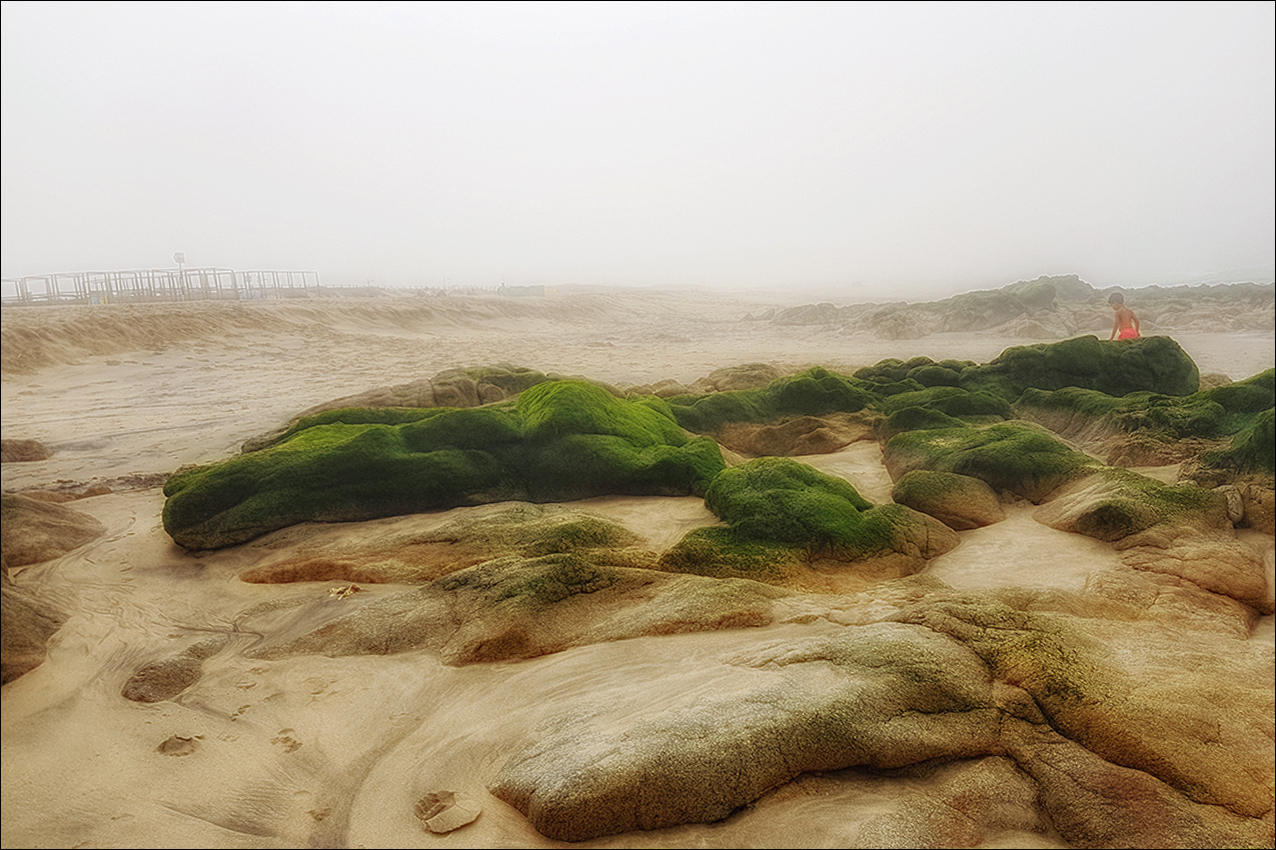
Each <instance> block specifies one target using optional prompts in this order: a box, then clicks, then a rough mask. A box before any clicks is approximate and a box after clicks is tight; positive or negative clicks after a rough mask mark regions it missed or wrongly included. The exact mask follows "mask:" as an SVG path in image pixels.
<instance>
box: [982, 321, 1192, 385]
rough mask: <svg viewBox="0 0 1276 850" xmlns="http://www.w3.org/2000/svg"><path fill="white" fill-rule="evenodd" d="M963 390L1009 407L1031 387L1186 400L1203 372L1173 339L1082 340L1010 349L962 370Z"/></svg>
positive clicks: (1089, 338) (1090, 338)
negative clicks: (996, 397)
mask: <svg viewBox="0 0 1276 850" xmlns="http://www.w3.org/2000/svg"><path fill="white" fill-rule="evenodd" d="M961 385H962V386H963V387H966V388H967V389H972V390H973V389H985V390H988V391H990V392H994V393H996V394H998V395H1001V396H1002V397H1003V398H1005V399H1007V400H1008V401H1014V400H1016V399H1018V398H1019V396H1020V395H1022V394H1023V392H1024V390H1026V389H1028V388H1029V387H1036V388H1037V389H1043V390H1058V389H1062V388H1064V387H1081V388H1083V389H1091V390H1098V391H1100V392H1103V393H1106V394H1108V395H1114V396H1122V395H1125V394H1127V393H1131V392H1139V391H1148V392H1154V393H1160V394H1163V395H1173V396H1185V395H1191V394H1192V393H1194V392H1196V391H1197V390H1198V389H1199V386H1200V372H1199V371H1198V370H1197V368H1196V364H1195V363H1193V362H1192V359H1191V358H1190V357H1188V356H1187V354H1186V353H1185V352H1184V351H1183V349H1182V348H1181V347H1180V346H1179V344H1178V343H1177V342H1175V341H1174V340H1172V339H1170V338H1169V337H1155V336H1154V337H1142V338H1140V339H1133V340H1114V341H1100V340H1099V339H1098V338H1096V337H1093V336H1082V337H1076V338H1074V339H1070V340H1065V341H1063V342H1057V343H1042V344H1038V345H1026V346H1018V347H1015V348H1008V349H1006V350H1005V351H1004V352H1002V353H1001V355H999V356H998V357H997V358H996V359H995V360H993V361H992V362H991V363H988V364H987V365H985V366H980V367H973V368H969V369H965V370H963V371H962V374H961Z"/></svg>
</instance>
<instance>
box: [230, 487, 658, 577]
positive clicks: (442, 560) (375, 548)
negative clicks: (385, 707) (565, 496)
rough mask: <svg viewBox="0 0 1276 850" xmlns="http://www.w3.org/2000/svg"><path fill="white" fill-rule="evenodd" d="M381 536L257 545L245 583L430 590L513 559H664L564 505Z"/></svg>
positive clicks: (617, 528) (512, 506)
mask: <svg viewBox="0 0 1276 850" xmlns="http://www.w3.org/2000/svg"><path fill="white" fill-rule="evenodd" d="M376 529H377V533H375V534H369V535H362V536H359V537H354V536H352V535H349V534H339V533H337V534H334V533H331V529H329V528H327V527H325V526H323V525H315V524H312V525H309V526H305V527H302V528H299V529H295V530H294V529H283V530H281V531H278V532H275V533H274V534H272V535H270V536H268V537H267V538H265V539H263V540H261V541H259V542H257V543H254V544H251V546H252V548H253V549H254V550H255V551H260V552H262V553H263V557H262V559H261V561H260V562H259V563H258V564H257V565H255V566H253V567H251V568H250V569H247V570H244V571H243V572H241V573H240V578H241V579H243V580H244V581H247V582H252V583H259V584H266V583H278V582H294V581H344V582H363V583H397V584H422V583H425V582H429V581H433V580H434V579H436V578H438V577H440V576H443V575H446V574H447V573H450V572H455V571H456V570H460V569H464V568H466V567H471V566H474V565H475V564H480V563H483V562H484V561H490V560H493V559H496V558H501V557H506V556H523V557H538V556H540V555H548V554H555V553H567V552H574V553H578V554H586V555H588V556H589V557H590V558H591V559H592V560H593V561H595V562H598V563H604V564H614V565H617V566H650V565H651V564H652V563H653V562H654V561H655V557H656V556H655V554H654V553H653V552H651V551H650V550H649V549H647V548H646V547H645V546H644V544H645V541H644V540H643V539H642V538H641V537H640V536H639V535H637V534H635V533H634V532H632V531H630V530H629V529H627V528H625V527H624V526H623V525H621V524H620V523H617V522H615V521H613V520H608V519H606V518H604V517H600V516H598V515H596V514H592V513H589V512H587V511H581V510H575V509H571V508H568V507H564V506H561V505H556V504H544V505H540V504H532V503H529V502H513V503H511V502H502V503H497V504H493V505H488V506H481V507H477V508H474V509H472V510H468V511H466V512H464V513H463V514H461V515H460V516H458V517H456V518H455V519H452V520H450V521H448V522H445V523H444V524H442V525H439V524H438V523H437V522H436V521H435V520H434V519H433V517H432V516H431V515H412V516H408V517H403V518H393V519H388V520H385V521H383V522H381V523H378V524H377V526H376Z"/></svg>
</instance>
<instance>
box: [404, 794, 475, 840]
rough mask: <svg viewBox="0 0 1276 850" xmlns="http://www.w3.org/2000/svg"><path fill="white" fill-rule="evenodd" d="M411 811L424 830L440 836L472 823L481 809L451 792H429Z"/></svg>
mask: <svg viewBox="0 0 1276 850" xmlns="http://www.w3.org/2000/svg"><path fill="white" fill-rule="evenodd" d="M413 811H414V812H415V814H416V816H417V817H418V818H420V819H421V822H422V824H423V825H424V826H425V828H426V829H428V830H430V832H435V833H440V834H441V833H444V832H451V831H452V830H454V829H460V828H461V827H463V826H465V825H466V824H468V823H473V821H474V819H475V818H477V817H478V816H479V813H480V812H481V811H482V808H481V807H480V806H479V804H478V803H476V802H474V801H473V800H470V799H468V798H466V797H461V796H459V795H457V794H456V793H455V792H453V791H431V792H430V793H429V794H426V795H425V796H424V797H422V798H421V799H420V800H418V801H417V804H416V806H415V807H414V809H413Z"/></svg>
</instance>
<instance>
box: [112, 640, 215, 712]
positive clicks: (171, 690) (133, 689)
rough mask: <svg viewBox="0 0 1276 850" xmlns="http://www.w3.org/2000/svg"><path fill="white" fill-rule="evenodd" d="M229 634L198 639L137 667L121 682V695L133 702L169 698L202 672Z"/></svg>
mask: <svg viewBox="0 0 1276 850" xmlns="http://www.w3.org/2000/svg"><path fill="white" fill-rule="evenodd" d="M229 640H230V639H229V637H227V636H225V635H219V636H217V637H213V638H208V639H207V640H203V641H200V642H199V643H197V644H195V645H194V646H191V647H188V648H187V649H185V650H184V651H182V652H180V653H178V654H177V655H173V656H170V657H168V658H165V659H162V660H160V661H156V662H154V663H152V664H147V665H146V666H145V667H141V668H138V670H137V672H135V673H134V674H133V675H132V676H130V677H129V680H128V681H127V682H125V683H124V687H123V689H122V690H121V691H120V695H121V696H122V697H124V698H125V699H128V700H132V701H133V702H162V701H164V700H170V699H173V698H174V697H176V696H177V695H178V694H180V693H181V692H182V691H184V690H186V689H187V688H189V687H190V686H191V685H194V684H195V683H196V682H198V681H199V680H200V678H201V677H202V676H203V675H204V662H205V661H206V660H207V659H209V658H211V657H212V656H213V655H215V654H216V653H218V652H220V651H221V650H222V648H223V647H225V646H226V644H227V643H228V642H229Z"/></svg>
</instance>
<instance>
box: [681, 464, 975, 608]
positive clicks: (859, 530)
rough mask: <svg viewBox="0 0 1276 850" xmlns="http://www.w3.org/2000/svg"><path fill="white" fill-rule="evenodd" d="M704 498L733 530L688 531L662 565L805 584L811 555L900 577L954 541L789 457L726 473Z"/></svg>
mask: <svg viewBox="0 0 1276 850" xmlns="http://www.w3.org/2000/svg"><path fill="white" fill-rule="evenodd" d="M705 505H706V506H707V507H708V508H709V509H710V510H711V511H713V512H714V513H715V514H717V515H718V517H719V518H721V519H722V520H723V521H724V522H726V523H727V527H725V528H723V527H712V528H701V529H695V530H693V531H691V532H689V533H688V534H687V535H686V536H685V537H683V539H682V540H681V541H679V542H678V544H677V545H675V546H674V547H673V548H671V549H670V550H669V551H667V552H666V553H665V554H664V555H663V556H661V565H662V566H663V567H664V568H665V569H669V570H672V571H675V572H687V573H696V574H699V575H713V576H738V577H744V578H752V579H756V580H758V581H765V582H768V583H773V584H799V585H808V586H809V585H810V584H811V583H810V582H806V581H804V580H803V578H802V575H803V571H804V568H805V565H806V564H808V563H809V562H812V561H817V560H824V561H834V562H839V563H842V564H857V563H858V564H862V565H863V567H864V570H865V571H866V572H867V573H869V574H871V575H873V576H874V577H876V578H882V577H897V576H899V575H908V574H911V573H912V572H916V571H917V570H918V569H920V568H921V567H922V566H923V565H924V563H925V561H926V559H928V558H932V557H935V556H936V555H939V554H941V553H942V552H945V551H948V549H951V548H952V547H953V546H955V545H956V543H957V540H956V535H955V534H953V532H951V531H950V530H949V529H947V528H945V527H944V526H943V525H941V524H938V523H935V522H933V521H932V520H930V519H929V518H928V517H925V516H924V515H922V514H919V513H918V512H916V511H913V510H911V509H909V508H906V507H904V506H902V505H873V504H872V503H871V502H869V501H868V500H867V499H865V498H864V497H862V496H860V494H859V493H858V492H857V491H856V490H855V488H854V487H853V486H851V484H850V483H848V482H847V481H845V480H843V479H841V478H835V477H833V476H829V475H825V474H824V473H822V472H819V471H818V470H816V469H813V468H812V467H809V466H806V465H805V464H801V463H798V462H796V461H791V460H787V459H783V458H759V459H757V460H752V461H749V462H748V463H745V464H743V465H741V466H737V467H732V468H731V469H728V470H725V471H724V472H722V473H721V474H719V475H718V477H717V478H715V479H714V480H713V483H712V484H710V485H709V490H708V492H707V493H706V494H705Z"/></svg>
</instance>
